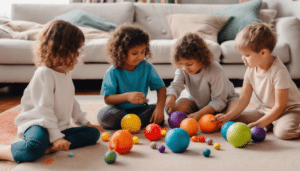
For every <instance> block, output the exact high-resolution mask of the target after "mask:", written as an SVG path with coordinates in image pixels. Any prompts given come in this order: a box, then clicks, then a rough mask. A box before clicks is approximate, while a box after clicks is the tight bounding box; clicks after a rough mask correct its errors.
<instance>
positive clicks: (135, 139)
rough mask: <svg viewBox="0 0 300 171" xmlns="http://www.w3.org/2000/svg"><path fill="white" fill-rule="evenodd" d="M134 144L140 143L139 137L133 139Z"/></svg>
mask: <svg viewBox="0 0 300 171" xmlns="http://www.w3.org/2000/svg"><path fill="white" fill-rule="evenodd" d="M132 140H133V144H137V143H139V140H140V139H139V137H133V139H132Z"/></svg>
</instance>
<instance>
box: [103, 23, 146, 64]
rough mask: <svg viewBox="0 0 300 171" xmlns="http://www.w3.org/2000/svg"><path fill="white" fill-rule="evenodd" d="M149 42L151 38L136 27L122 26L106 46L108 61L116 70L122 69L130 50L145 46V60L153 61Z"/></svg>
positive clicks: (115, 31) (127, 24)
mask: <svg viewBox="0 0 300 171" xmlns="http://www.w3.org/2000/svg"><path fill="white" fill-rule="evenodd" d="M149 42H150V37H149V35H148V33H147V32H146V31H144V30H143V29H141V28H140V27H138V26H136V25H132V24H129V23H125V24H122V25H120V26H119V27H118V28H117V29H116V30H114V32H113V33H112V36H111V37H110V39H109V40H108V42H107V44H106V46H105V52H106V55H107V58H108V61H109V62H110V63H111V64H113V65H114V66H115V68H122V67H123V66H124V64H125V60H126V59H127V57H128V51H129V49H131V48H133V47H135V46H137V45H143V44H145V45H146V50H145V59H144V60H147V59H151V58H152V53H151V51H150V44H149Z"/></svg>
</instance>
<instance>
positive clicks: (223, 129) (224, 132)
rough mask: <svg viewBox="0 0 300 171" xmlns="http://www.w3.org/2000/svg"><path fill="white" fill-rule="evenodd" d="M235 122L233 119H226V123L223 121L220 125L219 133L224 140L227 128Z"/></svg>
mask: <svg viewBox="0 0 300 171" xmlns="http://www.w3.org/2000/svg"><path fill="white" fill-rule="evenodd" d="M234 123H235V122H233V121H228V122H226V123H224V124H223V125H222V127H221V134H222V136H223V138H224V139H225V140H227V130H228V128H229V127H230V126H231V125H232V124H234Z"/></svg>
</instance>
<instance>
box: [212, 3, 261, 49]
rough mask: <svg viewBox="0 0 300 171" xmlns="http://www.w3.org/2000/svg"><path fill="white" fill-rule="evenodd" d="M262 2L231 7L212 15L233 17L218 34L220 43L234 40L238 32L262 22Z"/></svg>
mask: <svg viewBox="0 0 300 171" xmlns="http://www.w3.org/2000/svg"><path fill="white" fill-rule="evenodd" d="M261 4H262V0H252V1H250V2H245V3H241V4H236V5H231V6H229V7H227V8H225V9H223V10H221V11H219V12H217V13H214V14H212V15H217V16H232V17H233V18H232V19H231V20H230V21H228V22H227V23H226V25H225V26H224V27H223V28H222V30H221V31H220V32H219V34H218V42H219V43H220V44H221V43H222V42H225V41H227V40H234V39H235V36H236V34H237V33H238V32H240V31H241V30H242V29H243V28H244V27H245V26H247V25H249V24H251V23H253V22H261V20H260V18H259V11H260V8H261Z"/></svg>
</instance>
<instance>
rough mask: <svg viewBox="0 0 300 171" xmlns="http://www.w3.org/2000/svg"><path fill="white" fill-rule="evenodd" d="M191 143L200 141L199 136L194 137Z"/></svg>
mask: <svg viewBox="0 0 300 171" xmlns="http://www.w3.org/2000/svg"><path fill="white" fill-rule="evenodd" d="M191 141H193V142H198V141H199V139H198V137H197V136H192V138H191Z"/></svg>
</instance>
